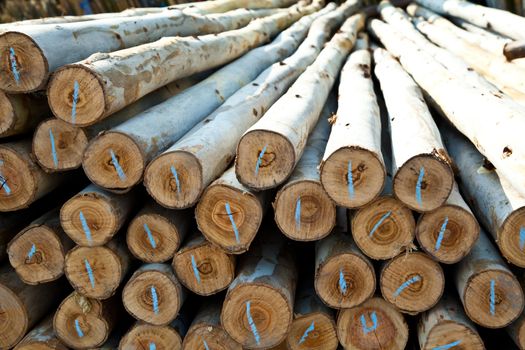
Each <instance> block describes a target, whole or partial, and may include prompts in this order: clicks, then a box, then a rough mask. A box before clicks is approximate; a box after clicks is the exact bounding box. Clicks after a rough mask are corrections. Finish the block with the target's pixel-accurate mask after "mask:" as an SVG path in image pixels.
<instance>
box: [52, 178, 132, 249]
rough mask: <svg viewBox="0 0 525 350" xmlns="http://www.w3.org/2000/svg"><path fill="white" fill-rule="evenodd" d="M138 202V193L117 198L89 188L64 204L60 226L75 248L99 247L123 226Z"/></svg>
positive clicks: (130, 193) (105, 192)
mask: <svg viewBox="0 0 525 350" xmlns="http://www.w3.org/2000/svg"><path fill="white" fill-rule="evenodd" d="M138 200H139V193H138V191H132V192H128V193H126V194H124V195H117V194H114V193H111V192H108V191H104V190H102V189H100V188H98V187H97V186H95V185H93V184H90V185H88V186H87V187H86V188H84V189H83V190H82V191H80V192H79V193H78V194H76V195H75V196H73V197H72V198H71V199H70V200H68V201H67V202H66V203H64V205H63V206H62V208H61V209H60V222H61V224H62V227H63V229H64V231H65V232H66V233H67V234H68V236H69V237H71V239H72V240H73V241H75V243H77V244H78V245H82V246H101V245H104V244H106V243H107V242H109V241H110V240H111V239H112V238H113V236H114V235H115V234H116V233H117V232H118V231H119V230H120V229H121V228H122V227H123V226H124V224H125V223H126V222H127V221H128V219H129V218H130V217H131V215H132V214H133V212H134V210H135V208H136V206H137V205H138Z"/></svg>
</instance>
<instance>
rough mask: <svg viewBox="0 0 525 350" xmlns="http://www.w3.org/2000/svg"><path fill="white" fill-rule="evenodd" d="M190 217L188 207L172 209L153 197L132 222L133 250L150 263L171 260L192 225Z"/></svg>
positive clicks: (130, 243)
mask: <svg viewBox="0 0 525 350" xmlns="http://www.w3.org/2000/svg"><path fill="white" fill-rule="evenodd" d="M190 219H191V213H190V212H188V211H179V210H169V209H166V208H164V207H161V206H160V205H158V204H157V203H155V202H154V201H153V200H149V201H148V202H147V203H146V205H145V206H144V207H143V208H142V209H141V210H140V211H139V212H138V213H137V215H136V216H135V217H134V218H133V219H132V220H131V222H130V223H129V226H128V229H127V235H126V242H127V245H128V248H129V250H130V252H131V254H133V256H134V257H136V258H137V259H139V260H141V261H144V262H147V263H161V262H165V261H168V260H170V259H171V258H173V255H175V252H177V251H178V250H179V247H180V245H181V243H182V241H183V240H184V237H186V234H187V233H188V231H189V229H190Z"/></svg>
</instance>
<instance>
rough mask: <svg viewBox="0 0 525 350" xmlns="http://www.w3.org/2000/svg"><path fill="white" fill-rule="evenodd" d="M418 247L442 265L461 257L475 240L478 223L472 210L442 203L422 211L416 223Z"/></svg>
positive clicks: (477, 233)
mask: <svg viewBox="0 0 525 350" xmlns="http://www.w3.org/2000/svg"><path fill="white" fill-rule="evenodd" d="M416 236H417V240H418V242H419V244H420V245H421V248H422V249H423V250H425V251H426V252H427V253H428V254H429V255H431V256H433V257H434V258H435V259H436V260H438V261H439V262H441V263H444V264H454V263H457V262H458V261H460V260H461V259H463V258H464V257H465V256H466V255H467V254H468V253H469V252H470V250H471V248H472V246H473V245H474V243H476V241H477V240H478V236H479V225H478V222H477V221H476V218H475V217H474V216H473V215H472V213H470V212H468V211H467V210H465V209H464V208H462V207H460V206H457V205H444V206H441V207H439V208H438V209H436V210H434V211H431V212H429V213H425V214H423V215H422V216H421V217H420V219H419V222H418V225H417V232H416Z"/></svg>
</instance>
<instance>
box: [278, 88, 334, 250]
mask: <svg viewBox="0 0 525 350" xmlns="http://www.w3.org/2000/svg"><path fill="white" fill-rule="evenodd" d="M335 110H336V102H335V98H334V96H333V95H330V96H329V97H328V100H327V102H326V103H325V106H324V107H323V110H322V112H321V115H320V116H319V121H318V122H317V125H316V126H315V128H314V130H313V131H312V133H311V134H310V136H309V137H308V142H307V143H306V146H305V149H304V153H303V155H302V157H301V160H299V163H297V166H296V167H295V169H294V171H293V173H292V175H291V176H290V178H289V179H288V181H287V182H286V183H285V184H284V185H283V186H282V187H281V189H280V190H279V192H277V195H276V196H275V201H274V203H273V207H274V211H275V222H276V223H277V226H279V229H280V230H281V232H283V233H284V234H285V235H286V236H287V237H288V238H290V239H293V240H297V241H316V240H319V239H322V238H324V237H326V236H327V235H328V234H330V232H332V229H333V228H334V226H335V221H336V207H335V204H334V203H333V202H332V200H331V199H330V197H328V195H327V194H326V192H325V191H324V189H323V187H322V185H321V175H320V173H319V164H321V161H322V159H323V153H324V150H325V148H326V143H327V141H328V136H329V134H330V124H329V122H328V118H330V117H331V116H332V114H333V113H334V112H335Z"/></svg>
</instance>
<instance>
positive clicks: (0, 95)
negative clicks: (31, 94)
mask: <svg viewBox="0 0 525 350" xmlns="http://www.w3.org/2000/svg"><path fill="white" fill-rule="evenodd" d="M15 124H16V115H15V111H14V108H13V105H12V104H11V100H10V99H9V98H8V97H7V95H6V94H5V93H4V92H0V136H2V137H5V136H9V135H10V134H11V133H10V131H11V130H12V129H13V128H14V127H15Z"/></svg>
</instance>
